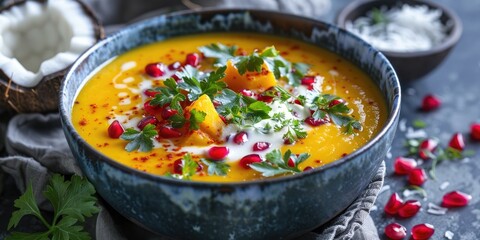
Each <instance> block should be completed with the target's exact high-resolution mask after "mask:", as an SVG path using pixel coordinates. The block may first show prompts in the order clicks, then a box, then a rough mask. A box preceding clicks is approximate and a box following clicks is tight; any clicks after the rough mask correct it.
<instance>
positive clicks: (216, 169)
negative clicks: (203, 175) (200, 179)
mask: <svg viewBox="0 0 480 240" xmlns="http://www.w3.org/2000/svg"><path fill="white" fill-rule="evenodd" d="M201 161H202V162H203V163H204V164H205V165H207V167H208V169H207V172H208V175H210V176H212V175H217V176H225V175H227V173H228V171H229V170H230V165H228V164H227V163H225V161H212V160H208V159H205V158H202V159H201Z"/></svg>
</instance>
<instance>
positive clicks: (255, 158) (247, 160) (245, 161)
mask: <svg viewBox="0 0 480 240" xmlns="http://www.w3.org/2000/svg"><path fill="white" fill-rule="evenodd" d="M261 161H262V158H261V157H260V156H259V155H258V154H249V155H247V156H245V157H243V158H242V159H240V161H239V164H240V166H242V167H243V168H245V169H250V164H252V163H256V162H261Z"/></svg>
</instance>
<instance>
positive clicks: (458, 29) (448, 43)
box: [335, 0, 463, 58]
mask: <svg viewBox="0 0 480 240" xmlns="http://www.w3.org/2000/svg"><path fill="white" fill-rule="evenodd" d="M392 3H394V4H399V3H406V4H411V3H415V5H426V6H428V7H429V8H430V9H439V10H441V11H442V14H444V15H445V16H447V18H448V19H449V20H451V21H452V30H451V32H450V34H448V35H447V36H446V38H445V39H444V41H442V42H441V43H440V44H438V45H435V46H433V47H432V48H430V49H427V50H421V51H413V52H398V51H388V50H379V51H381V52H382V53H384V54H385V55H386V56H389V57H397V58H410V57H412V58H413V57H422V56H428V55H431V54H434V53H439V52H443V51H446V50H447V49H449V48H451V47H452V46H454V45H455V44H456V43H457V42H458V41H459V40H460V37H461V36H462V31H463V25H462V21H461V20H460V17H459V16H458V15H457V14H456V13H455V12H454V11H453V10H451V9H449V8H447V7H445V6H443V5H441V4H439V3H436V2H433V1H430V0H422V1H417V0H397V1H378V0H357V1H352V2H350V3H349V4H348V5H346V6H345V7H344V8H343V9H341V10H340V11H339V12H338V14H337V16H336V18H335V24H337V26H338V27H340V28H342V29H345V24H346V22H347V20H351V19H347V16H348V14H350V13H351V12H352V11H354V10H356V9H358V8H359V7H362V6H364V5H366V4H372V5H377V6H382V5H385V4H392ZM367 11H369V10H366V11H365V12H363V13H362V14H365V13H366V12H367Z"/></svg>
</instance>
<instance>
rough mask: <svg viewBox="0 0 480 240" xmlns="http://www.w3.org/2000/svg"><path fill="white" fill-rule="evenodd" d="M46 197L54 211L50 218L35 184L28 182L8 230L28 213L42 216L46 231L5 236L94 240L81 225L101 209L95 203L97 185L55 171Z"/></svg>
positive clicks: (9, 237) (45, 192) (45, 193)
mask: <svg viewBox="0 0 480 240" xmlns="http://www.w3.org/2000/svg"><path fill="white" fill-rule="evenodd" d="M43 196H45V198H46V199H47V200H48V201H49V202H50V204H51V205H52V207H53V210H54V214H53V218H52V220H51V221H47V219H48V218H45V217H44V216H43V215H42V212H41V211H40V209H39V207H38V205H37V203H36V201H35V195H34V193H33V188H32V184H31V183H30V184H28V186H27V189H26V190H25V193H24V194H23V195H22V196H20V197H19V198H18V199H17V200H15V205H14V206H15V208H17V210H15V211H14V212H13V213H12V216H11V217H10V221H9V222H8V230H10V229H12V228H15V227H17V226H18V224H19V222H20V220H21V219H22V218H23V217H24V216H27V215H32V216H34V217H35V218H37V219H39V220H40V222H41V223H42V224H43V225H44V226H45V227H46V228H47V230H46V231H44V232H35V233H23V232H13V233H12V235H11V236H8V237H7V238H6V239H12V240H13V239H91V237H90V236H89V234H88V233H87V232H86V231H84V229H83V227H82V226H81V225H79V223H82V222H84V221H85V217H91V216H92V215H93V214H95V213H97V212H98V211H99V208H98V207H97V206H96V202H97V199H96V198H95V188H94V187H93V185H92V184H91V183H90V182H88V180H87V179H86V178H82V177H80V176H77V175H74V176H72V178H71V180H70V181H68V180H66V181H65V179H64V177H63V176H61V175H60V174H54V175H53V176H52V178H51V179H50V182H49V183H48V185H47V188H46V189H45V190H44V191H43Z"/></svg>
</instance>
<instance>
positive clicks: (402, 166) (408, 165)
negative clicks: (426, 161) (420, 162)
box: [393, 157, 417, 175]
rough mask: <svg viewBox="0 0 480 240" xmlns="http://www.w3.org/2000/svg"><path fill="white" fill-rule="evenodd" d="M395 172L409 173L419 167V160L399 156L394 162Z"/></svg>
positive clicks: (400, 173)
mask: <svg viewBox="0 0 480 240" xmlns="http://www.w3.org/2000/svg"><path fill="white" fill-rule="evenodd" d="M393 167H394V170H395V173H396V174H398V175H407V174H409V173H410V172H411V171H412V170H413V169H414V168H416V167H417V161H415V159H413V158H406V157H397V158H395V162H394V164H393Z"/></svg>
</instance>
